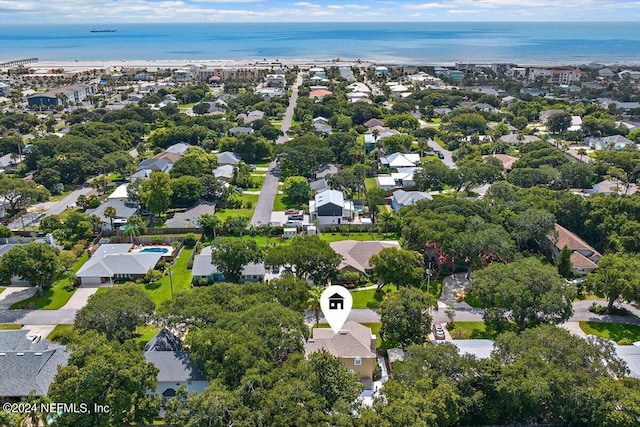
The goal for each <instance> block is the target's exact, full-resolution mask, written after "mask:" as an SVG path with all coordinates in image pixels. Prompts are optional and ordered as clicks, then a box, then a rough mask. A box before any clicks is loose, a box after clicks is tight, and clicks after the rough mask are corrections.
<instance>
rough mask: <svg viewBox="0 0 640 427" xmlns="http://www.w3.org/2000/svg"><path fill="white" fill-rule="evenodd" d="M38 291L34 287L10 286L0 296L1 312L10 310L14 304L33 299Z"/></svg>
mask: <svg viewBox="0 0 640 427" xmlns="http://www.w3.org/2000/svg"><path fill="white" fill-rule="evenodd" d="M36 291H37V288H36V287H34V286H26V287H25V286H9V287H7V288H6V289H5V290H4V292H2V293H1V294H0V310H8V309H9V308H10V307H11V306H12V305H13V304H15V303H17V302H19V301H22V300H25V299H27V298H31V297H32V296H33V295H34V294H35V293H36Z"/></svg>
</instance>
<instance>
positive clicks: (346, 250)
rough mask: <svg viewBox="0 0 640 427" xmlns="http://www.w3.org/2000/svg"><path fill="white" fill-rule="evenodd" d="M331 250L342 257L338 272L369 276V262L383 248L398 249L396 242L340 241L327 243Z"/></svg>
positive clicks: (371, 270) (370, 270)
mask: <svg viewBox="0 0 640 427" xmlns="http://www.w3.org/2000/svg"><path fill="white" fill-rule="evenodd" d="M329 245H330V246H331V249H333V251H334V252H335V253H337V254H338V255H340V256H341V257H342V260H341V261H340V264H339V265H338V270H340V271H341V272H345V271H354V272H357V273H361V274H371V273H373V269H372V267H371V265H370V264H369V260H370V259H371V257H372V256H373V255H376V254H378V253H379V252H380V251H381V250H383V249H385V248H395V249H400V244H399V243H398V242H397V241H373V240H372V241H358V240H341V241H338V242H331V243H329Z"/></svg>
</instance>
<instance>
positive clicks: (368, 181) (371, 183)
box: [364, 177, 378, 191]
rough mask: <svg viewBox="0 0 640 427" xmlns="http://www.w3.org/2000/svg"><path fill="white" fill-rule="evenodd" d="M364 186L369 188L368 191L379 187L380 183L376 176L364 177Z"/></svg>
mask: <svg viewBox="0 0 640 427" xmlns="http://www.w3.org/2000/svg"><path fill="white" fill-rule="evenodd" d="M364 186H365V188H366V189H367V191H369V190H373V189H374V188H377V187H378V183H377V182H376V179H375V178H373V177H368V178H365V179H364Z"/></svg>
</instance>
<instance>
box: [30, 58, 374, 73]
mask: <svg viewBox="0 0 640 427" xmlns="http://www.w3.org/2000/svg"><path fill="white" fill-rule="evenodd" d="M374 64H375V62H372V61H358V60H345V61H336V60H335V59H333V60H332V59H325V60H316V59H286V60H278V59H263V60H255V59H251V60H249V59H247V60H224V59H211V60H202V59H197V60H196V59H194V60H191V59H182V60H168V59H164V60H148V59H147V60H130V59H127V60H119V61H118V60H109V61H69V60H60V61H38V62H34V63H30V64H25V67H29V68H33V69H36V70H38V69H42V70H50V69H56V68H63V69H64V70H65V71H72V72H78V71H84V70H92V69H105V70H107V71H113V70H119V69H121V68H146V69H147V70H148V71H157V70H158V69H166V68H170V69H175V68H188V67H194V66H195V67H206V68H254V67H255V68H269V69H271V68H274V69H278V68H280V67H294V66H298V67H300V68H310V67H328V66H332V67H336V66H337V67H351V66H361V67H367V66H369V65H374Z"/></svg>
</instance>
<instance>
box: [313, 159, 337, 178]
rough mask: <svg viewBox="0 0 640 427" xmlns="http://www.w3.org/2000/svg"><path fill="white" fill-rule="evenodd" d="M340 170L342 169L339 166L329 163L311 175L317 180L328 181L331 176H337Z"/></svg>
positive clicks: (316, 169)
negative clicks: (323, 179)
mask: <svg viewBox="0 0 640 427" xmlns="http://www.w3.org/2000/svg"><path fill="white" fill-rule="evenodd" d="M339 170H340V169H339V168H338V165H335V164H333V163H327V164H324V165H322V166H319V167H317V168H315V169H314V170H313V171H311V174H312V175H313V176H314V178H315V179H321V178H325V179H328V178H329V177H330V176H331V175H335V174H337V173H338V171H339Z"/></svg>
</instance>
